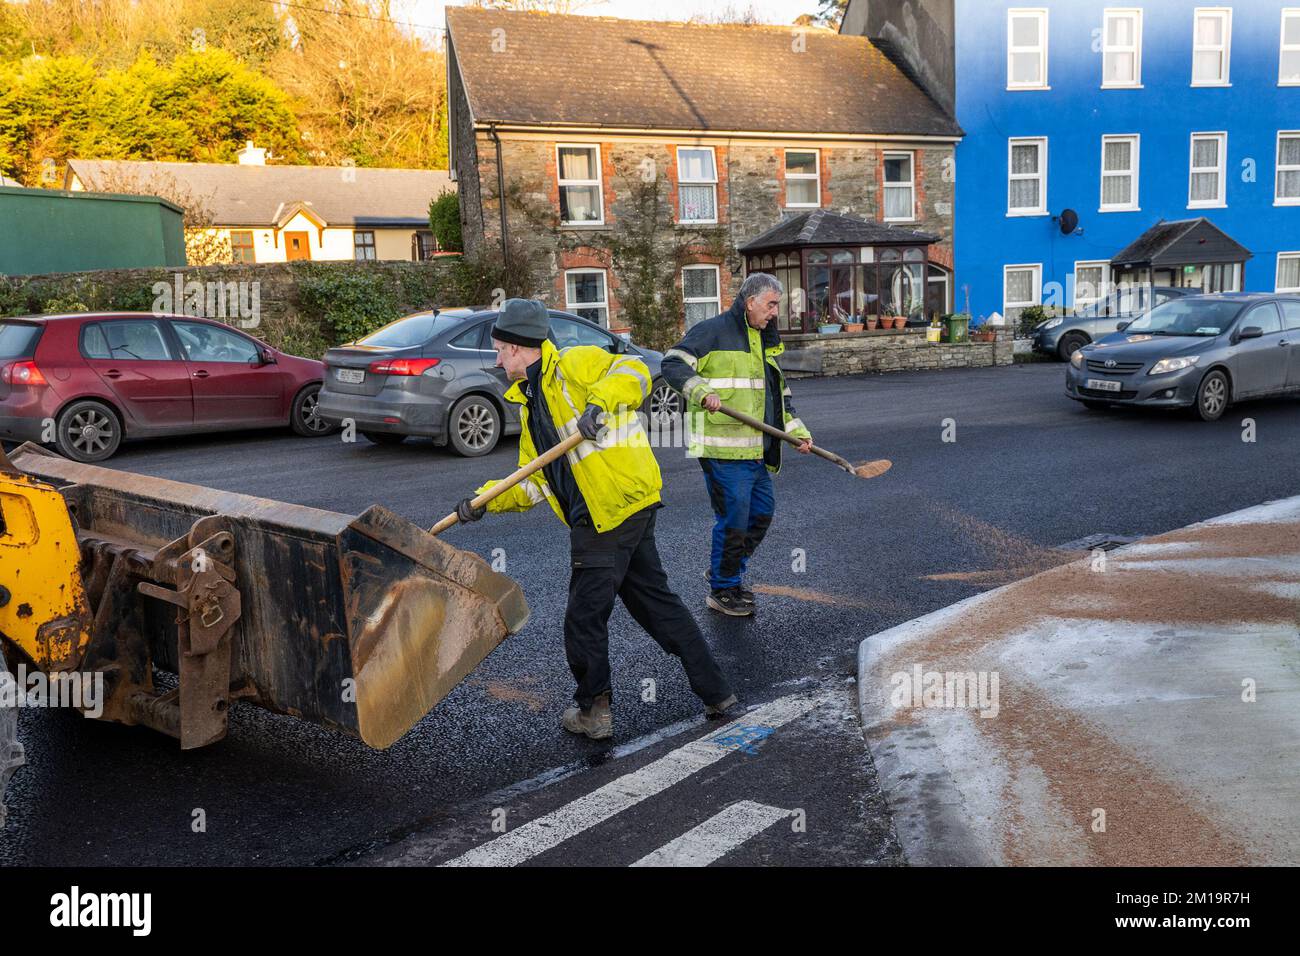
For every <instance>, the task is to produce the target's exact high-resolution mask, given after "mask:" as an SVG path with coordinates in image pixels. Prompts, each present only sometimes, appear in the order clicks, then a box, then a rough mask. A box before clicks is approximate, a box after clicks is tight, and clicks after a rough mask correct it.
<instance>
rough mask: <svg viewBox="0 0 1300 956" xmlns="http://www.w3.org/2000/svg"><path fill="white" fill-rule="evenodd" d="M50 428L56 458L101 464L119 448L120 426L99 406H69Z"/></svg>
mask: <svg viewBox="0 0 1300 956" xmlns="http://www.w3.org/2000/svg"><path fill="white" fill-rule="evenodd" d="M54 428H55V431H54V444H55V446H56V447H57V448H58V449H59V454H61V455H63V456H64V457H65V458H71V459H72V460H73V461H82V462H92V461H103V460H104V459H105V458H110V457H112V455H113V454H114V453H115V452H116V451H117V449H118V446H119V445H121V444H122V423H121V422H120V421H119V420H118V418H117V413H116V412H114V411H113V410H112V409H111V408H109V407H108V406H107V405H105V404H104V403H103V402H96V401H91V400H89V399H87V400H85V401H81V402H73V403H72V404H71V405H69V406H68V407H67V408H65V409H64V410H63V414H61V415H60V416H59V420H58V421H57V422H56V423H55V426H54Z"/></svg>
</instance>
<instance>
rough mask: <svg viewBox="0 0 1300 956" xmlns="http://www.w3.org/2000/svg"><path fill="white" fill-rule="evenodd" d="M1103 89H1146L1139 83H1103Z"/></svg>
mask: <svg viewBox="0 0 1300 956" xmlns="http://www.w3.org/2000/svg"><path fill="white" fill-rule="evenodd" d="M1101 88H1102V89H1103V90H1143V89H1146V87H1144V86H1143V85H1142V84H1141V83H1103V84H1101Z"/></svg>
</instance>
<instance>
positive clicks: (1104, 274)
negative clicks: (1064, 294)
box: [1003, 259, 1110, 312]
mask: <svg viewBox="0 0 1300 956" xmlns="http://www.w3.org/2000/svg"><path fill="white" fill-rule="evenodd" d="M1080 266H1082V267H1084V268H1085V269H1095V268H1097V267H1098V266H1100V267H1101V287H1100V288H1099V289H1097V290H1095V291H1096V295H1094V296H1092V297H1091V298H1086V299H1083V300H1082V301H1080V299H1079V267H1080ZM1109 293H1110V260H1109V259H1079V260H1077V261H1076V262H1075V263H1074V292H1073V293H1072V296H1071V297H1072V298H1073V299H1074V303H1073V305H1072V308H1073V309H1074V310H1075V311H1076V312H1077V311H1079V309H1084V308H1087V307H1088V306H1090V305H1092V304H1093V303H1094V302H1100V301H1101V300H1102V299H1104V298H1106V296H1107V295H1108V294H1109ZM1005 295H1006V291H1005V290H1003V296H1005Z"/></svg>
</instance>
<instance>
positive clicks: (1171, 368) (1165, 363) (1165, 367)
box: [1147, 355, 1201, 375]
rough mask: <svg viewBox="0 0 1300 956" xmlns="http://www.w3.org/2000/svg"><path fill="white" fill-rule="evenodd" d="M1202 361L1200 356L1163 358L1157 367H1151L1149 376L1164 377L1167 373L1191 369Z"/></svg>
mask: <svg viewBox="0 0 1300 956" xmlns="http://www.w3.org/2000/svg"><path fill="white" fill-rule="evenodd" d="M1200 360H1201V357H1200V356H1199V355H1184V356H1183V357H1182V358H1163V359H1161V360H1160V361H1159V362H1156V364H1155V365H1153V366H1151V371H1149V372H1147V374H1148V375H1164V374H1165V373H1166V372H1181V371H1182V370H1183V369H1185V368H1191V367H1192V366H1193V365H1195V364H1196V363H1197V362H1199V361H1200Z"/></svg>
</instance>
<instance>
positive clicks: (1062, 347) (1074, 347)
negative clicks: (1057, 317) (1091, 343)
mask: <svg viewBox="0 0 1300 956" xmlns="http://www.w3.org/2000/svg"><path fill="white" fill-rule="evenodd" d="M1087 344H1088V337H1087V336H1086V335H1080V334H1079V333H1078V332H1066V333H1065V335H1063V336H1061V341H1060V342H1058V343H1057V345H1056V354H1057V355H1058V356H1059V357H1060V359H1061V361H1062V362H1068V361H1070V356H1071V355H1073V354H1074V353H1075V352H1077V351H1078V350H1079V349H1081V348H1083V347H1084V346H1085V345H1087Z"/></svg>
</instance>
